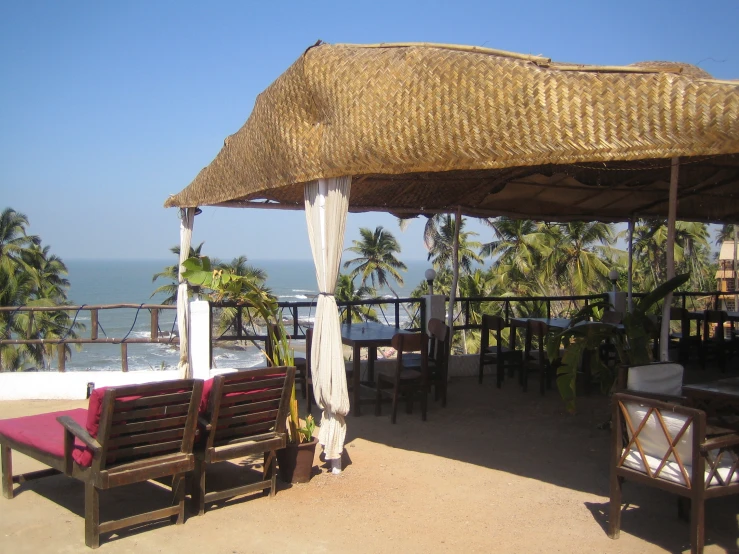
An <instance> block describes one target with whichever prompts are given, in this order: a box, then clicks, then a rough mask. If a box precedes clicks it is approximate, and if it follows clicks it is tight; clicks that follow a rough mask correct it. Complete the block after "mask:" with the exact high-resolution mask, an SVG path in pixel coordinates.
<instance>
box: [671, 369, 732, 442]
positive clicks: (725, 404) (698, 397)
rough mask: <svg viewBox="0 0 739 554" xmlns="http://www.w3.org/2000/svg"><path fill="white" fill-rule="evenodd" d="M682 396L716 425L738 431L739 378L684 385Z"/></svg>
mask: <svg viewBox="0 0 739 554" xmlns="http://www.w3.org/2000/svg"><path fill="white" fill-rule="evenodd" d="M683 395H685V396H686V397H687V399H688V403H689V404H690V405H691V406H692V407H694V408H698V409H700V410H703V411H704V412H706V414H708V417H709V418H711V419H712V420H713V421H715V422H716V423H717V424H718V425H721V426H725V427H731V428H734V429H737V430H739V377H732V378H730V379H720V380H718V381H710V382H708V383H695V384H692V385H684V386H683Z"/></svg>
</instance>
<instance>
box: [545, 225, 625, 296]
mask: <svg viewBox="0 0 739 554" xmlns="http://www.w3.org/2000/svg"><path fill="white" fill-rule="evenodd" d="M544 229H545V230H546V232H547V235H548V237H549V240H550V241H551V242H550V244H551V247H552V250H551V252H552V255H551V256H549V257H548V258H547V259H546V260H545V264H544V265H545V275H553V276H554V277H555V279H556V280H557V281H558V282H559V283H562V284H563V285H564V286H565V287H567V288H569V292H570V294H573V295H579V294H588V293H590V292H594V291H596V290H602V287H603V286H605V285H607V284H608V271H609V269H610V268H609V267H608V265H606V263H605V262H606V261H610V260H611V259H612V258H613V254H614V253H613V249H612V245H613V244H614V242H615V240H616V237H615V235H614V232H613V227H612V225H610V224H608V223H600V222H585V221H573V222H570V223H565V224H561V225H547V226H545V228H544Z"/></svg>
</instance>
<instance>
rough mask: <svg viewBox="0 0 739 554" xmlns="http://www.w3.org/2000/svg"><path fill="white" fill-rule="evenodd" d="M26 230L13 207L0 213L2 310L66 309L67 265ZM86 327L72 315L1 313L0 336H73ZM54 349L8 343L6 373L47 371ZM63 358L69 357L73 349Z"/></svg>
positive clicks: (3, 354)
mask: <svg viewBox="0 0 739 554" xmlns="http://www.w3.org/2000/svg"><path fill="white" fill-rule="evenodd" d="M27 226H28V218H27V217H26V216H25V215H24V214H22V213H19V212H16V211H15V210H13V209H12V208H5V209H4V210H3V212H2V214H0V306H33V307H42V306H63V305H68V304H69V302H68V301H67V291H68V289H69V281H67V279H66V275H67V267H66V266H65V265H64V262H63V261H62V260H61V259H60V258H59V257H58V256H55V255H53V254H51V253H50V248H49V246H42V244H41V238H40V237H38V236H35V235H29V234H28V233H27V232H26V227H27ZM83 329H84V326H83V325H82V324H80V323H73V319H72V318H71V317H70V315H69V313H68V312H55V311H53V312H52V311H50V312H34V313H33V316H31V315H30V312H0V336H1V337H3V338H6V339H7V338H25V339H59V338H63V337H68V338H75V337H77V331H80V330H83ZM55 351H56V349H55V347H54V346H53V345H50V344H21V345H4V346H2V347H0V361H1V362H2V369H3V371H22V370H25V369H32V368H37V369H46V368H48V367H49V364H50V360H51V358H52V356H53V355H54V353H55ZM65 355H66V356H67V357H69V356H71V350H70V349H69V347H67V349H66V354H65Z"/></svg>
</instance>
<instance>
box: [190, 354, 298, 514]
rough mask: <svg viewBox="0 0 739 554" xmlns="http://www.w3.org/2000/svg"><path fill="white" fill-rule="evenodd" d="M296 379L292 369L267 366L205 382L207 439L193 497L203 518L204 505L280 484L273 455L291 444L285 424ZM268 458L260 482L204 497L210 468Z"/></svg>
mask: <svg viewBox="0 0 739 554" xmlns="http://www.w3.org/2000/svg"><path fill="white" fill-rule="evenodd" d="M294 380H295V368H294V367H269V368H262V369H255V370H249V371H244V372H239V373H229V374H225V375H218V376H216V377H214V378H213V379H210V380H209V381H206V383H205V388H204V390H203V398H202V401H201V404H200V412H201V416H200V426H201V429H202V431H203V436H202V437H201V440H200V441H198V444H197V445H196V446H195V457H196V461H195V470H194V472H193V477H192V486H191V495H192V503H193V507H194V509H195V511H196V512H197V513H198V514H199V515H202V514H203V513H204V512H205V503H206V502H215V501H217V500H222V499H224V498H233V497H234V496H238V495H242V494H249V493H252V492H256V491H262V490H265V489H269V495H270V496H274V494H275V485H276V474H275V471H274V469H275V452H276V451H277V450H278V449H280V448H284V447H285V445H286V444H287V431H286V419H287V416H288V410H289V408H290V394H291V392H292V387H293V382H294ZM251 454H264V469H263V472H262V480H261V481H259V482H257V483H251V484H248V485H244V486H239V487H234V488H230V489H228V490H222V491H217V492H211V493H208V492H206V487H205V473H206V468H207V466H208V465H210V464H214V463H217V462H222V461H226V460H232V459H235V458H242V457H244V456H248V455H251Z"/></svg>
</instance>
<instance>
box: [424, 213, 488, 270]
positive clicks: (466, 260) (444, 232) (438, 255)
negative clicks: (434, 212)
mask: <svg viewBox="0 0 739 554" xmlns="http://www.w3.org/2000/svg"><path fill="white" fill-rule="evenodd" d="M464 224H465V219H464V218H462V219H461V223H460V225H459V248H458V259H459V269H460V271H461V272H463V273H465V274H469V273H472V264H473V262H477V263H480V262H482V258H481V257H480V256H479V255H478V254H477V251H479V250H480V248H481V246H482V245H481V244H480V243H479V242H477V241H473V240H470V239H471V237H476V236H477V233H473V232H471V231H463V229H464ZM455 232H456V221H455V218H453V217H452V216H451V215H449V214H447V215H444V216H443V217H442V218H441V224H440V225H439V226H438V227H437V228H435V229H434V230H433V232H432V234H431V235H430V237H429V242H428V243H427V244H428V245H429V253H428V259H429V260H431V263H432V265H433V266H434V267H435V268H436V270H437V271H443V270H444V269H446V268H451V266H452V256H453V252H454V235H455Z"/></svg>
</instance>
